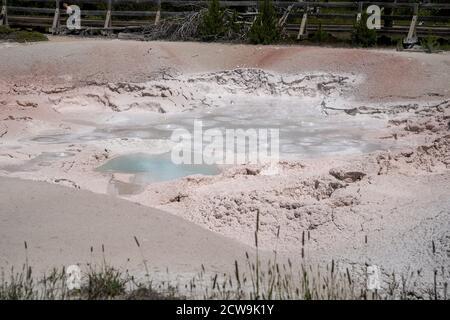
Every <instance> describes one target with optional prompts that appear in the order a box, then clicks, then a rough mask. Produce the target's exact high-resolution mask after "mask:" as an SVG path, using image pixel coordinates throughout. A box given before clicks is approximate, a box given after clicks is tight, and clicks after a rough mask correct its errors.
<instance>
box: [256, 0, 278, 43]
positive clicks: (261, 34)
mask: <svg viewBox="0 0 450 320" xmlns="http://www.w3.org/2000/svg"><path fill="white" fill-rule="evenodd" d="M280 36H281V33H280V29H279V28H278V19H277V14H276V12H275V8H274V6H273V3H272V0H262V1H261V2H260V3H259V13H258V16H257V17H256V20H255V22H254V23H253V25H252V27H251V29H250V32H249V35H248V37H249V40H250V42H251V43H254V44H271V43H273V42H276V41H278V40H279V39H280Z"/></svg>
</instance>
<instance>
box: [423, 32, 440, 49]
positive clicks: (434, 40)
mask: <svg viewBox="0 0 450 320" xmlns="http://www.w3.org/2000/svg"><path fill="white" fill-rule="evenodd" d="M420 45H421V46H422V48H423V49H425V51H426V52H428V53H433V52H435V51H437V50H438V49H439V46H440V44H439V41H438V37H436V36H433V35H432V34H431V33H430V34H429V35H428V36H426V37H424V38H422V39H421V40H420Z"/></svg>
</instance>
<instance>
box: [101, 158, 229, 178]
mask: <svg viewBox="0 0 450 320" xmlns="http://www.w3.org/2000/svg"><path fill="white" fill-rule="evenodd" d="M96 170H97V171H100V172H119V173H128V174H136V175H139V180H140V181H141V182H159V181H168V180H175V179H178V178H182V177H186V176H190V175H194V174H203V175H216V174H218V173H220V170H219V168H218V167H217V166H215V165H205V164H203V165H195V164H192V165H187V164H175V163H173V162H172V160H171V158H170V153H164V154H157V155H152V154H146V153H133V154H127V155H123V156H119V157H116V158H114V159H111V160H109V161H108V162H106V163H105V164H103V165H102V166H100V167H98V168H97V169H96Z"/></svg>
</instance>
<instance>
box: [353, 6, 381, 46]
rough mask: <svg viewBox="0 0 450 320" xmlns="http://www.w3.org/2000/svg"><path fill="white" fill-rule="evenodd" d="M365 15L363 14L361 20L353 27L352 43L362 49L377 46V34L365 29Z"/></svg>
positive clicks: (372, 30)
mask: <svg viewBox="0 0 450 320" xmlns="http://www.w3.org/2000/svg"><path fill="white" fill-rule="evenodd" d="M366 21H367V14H363V15H362V16H361V19H360V20H359V21H358V22H356V23H355V24H354V26H353V31H352V36H351V39H352V43H353V44H354V45H357V46H361V47H364V48H367V47H373V46H374V45H376V44H377V32H376V31H375V30H374V29H369V28H367V24H366Z"/></svg>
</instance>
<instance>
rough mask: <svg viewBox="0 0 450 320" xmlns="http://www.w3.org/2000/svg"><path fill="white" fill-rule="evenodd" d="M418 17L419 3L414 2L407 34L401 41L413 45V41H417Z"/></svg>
mask: <svg viewBox="0 0 450 320" xmlns="http://www.w3.org/2000/svg"><path fill="white" fill-rule="evenodd" d="M418 18H419V4H418V3H416V4H415V5H414V13H413V17H412V20H411V24H410V25H409V30H408V35H407V36H406V39H405V40H403V43H405V44H408V45H413V44H414V43H416V42H417V36H416V26H417V19H418Z"/></svg>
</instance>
